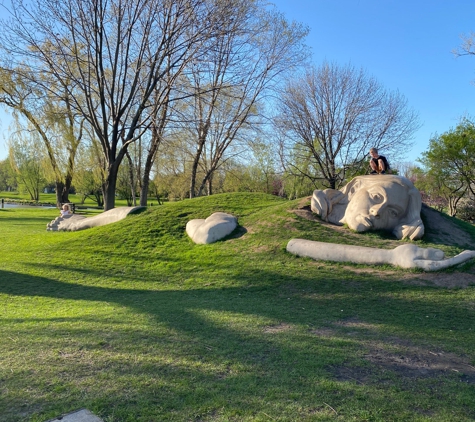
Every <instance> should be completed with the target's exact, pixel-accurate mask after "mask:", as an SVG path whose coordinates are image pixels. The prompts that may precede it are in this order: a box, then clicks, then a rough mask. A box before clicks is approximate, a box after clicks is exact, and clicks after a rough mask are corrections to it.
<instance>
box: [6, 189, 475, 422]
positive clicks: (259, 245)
mask: <svg viewBox="0 0 475 422" xmlns="http://www.w3.org/2000/svg"><path fill="white" fill-rule="evenodd" d="M298 202H299V201H290V202H289V201H285V200H282V199H279V198H276V197H272V196H267V195H260V194H232V195H215V196H211V197H207V198H197V199H193V200H186V201H183V202H177V203H169V204H165V205H163V206H160V207H158V206H156V207H151V208H149V209H147V210H146V211H144V212H142V213H140V214H137V215H131V216H129V217H127V218H126V219H125V220H123V221H121V222H118V223H115V224H112V225H109V226H103V227H98V228H94V229H90V230H86V231H82V232H74V233H67V232H64V233H63V232H47V231H46V230H45V228H46V223H48V222H49V221H50V220H52V219H53V218H54V217H56V215H57V210H55V209H53V210H51V209H50V210H45V209H4V210H0V232H1V233H2V241H1V242H0V318H1V325H0V330H1V331H0V420H1V421H3V422H13V421H15V422H16V421H33V422H43V421H45V420H48V419H50V418H54V417H56V416H58V415H60V414H62V413H67V412H71V411H73V410H76V409H80V408H88V409H89V410H91V411H93V412H94V413H96V414H97V415H99V416H100V417H102V418H103V419H104V421H106V422H113V421H114V422H118V421H134V422H135V421H141V422H142V421H143V422H145V421H147V422H150V421H451V422H452V421H470V420H474V419H475V391H474V387H475V336H474V330H475V286H474V285H469V287H467V288H463V289H462V288H451V289H449V288H444V287H437V285H435V284H432V283H431V282H430V280H429V281H428V280H426V278H424V277H425V275H424V274H423V273H422V272H420V271H407V270H401V269H397V268H392V267H372V266H365V265H357V266H351V265H348V264H335V263H328V262H316V261H312V260H309V259H304V258H299V257H296V256H293V255H290V254H288V253H287V252H286V251H285V246H286V244H287V242H288V240H290V238H293V237H301V238H306V239H313V240H322V241H328V242H335V243H348V244H359V245H365V246H376V247H381V248H390V247H391V248H392V247H394V245H395V244H396V242H395V240H394V239H391V238H389V237H388V236H384V235H382V234H378V233H376V234H374V233H372V234H367V235H356V234H354V233H351V232H349V231H345V232H343V233H339V232H336V231H335V230H333V229H331V228H328V227H326V226H324V225H321V224H319V223H318V222H312V221H308V220H305V219H302V218H300V217H297V216H296V215H295V214H294V213H292V212H291V209H292V208H295V207H296V206H297V204H298ZM215 211H224V212H229V213H232V214H234V215H235V216H237V217H238V220H239V224H240V228H239V229H238V230H237V231H236V233H234V235H233V236H230V237H229V238H228V239H226V240H224V241H220V242H217V243H214V244H211V245H196V244H194V243H193V242H192V241H191V240H190V239H189V238H188V237H187V235H186V233H185V225H186V222H187V221H189V220H190V219H192V218H205V217H207V216H209V215H210V214H211V213H212V212H215ZM464 227H465V229H466V230H467V231H470V233H471V234H472V236H473V237H474V238H475V235H474V233H473V232H472V230H473V228H472V227H471V226H469V225H465V226H464ZM419 243H420V244H421V246H424V247H428V246H434V247H439V248H443V249H444V250H446V251H447V252H450V253H452V252H453V253H457V252H459V251H460V250H461V248H458V247H457V246H453V245H449V246H443V245H433V244H430V243H427V242H419ZM473 270H474V265H473V263H472V262H470V263H467V264H465V265H463V266H462V267H461V268H458V269H451V270H450V271H445V272H442V273H440V276H441V277H458V278H460V277H462V276H463V277H471V276H472V272H473Z"/></svg>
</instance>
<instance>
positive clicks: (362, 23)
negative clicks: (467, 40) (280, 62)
mask: <svg viewBox="0 0 475 422" xmlns="http://www.w3.org/2000/svg"><path fill="white" fill-rule="evenodd" d="M272 2H273V3H274V4H275V5H276V6H277V8H278V9H279V10H280V11H281V12H283V13H284V14H285V15H286V17H287V19H288V20H294V21H297V22H301V23H303V24H305V25H307V26H308V27H309V29H310V34H309V36H308V39H307V44H308V45H309V46H310V47H311V48H312V53H313V62H314V63H315V64H316V65H319V64H320V63H321V62H322V61H324V60H327V61H331V62H336V63H338V64H347V63H351V64H353V65H354V66H355V67H357V68H360V67H361V68H363V69H365V70H366V71H367V72H368V73H369V74H371V75H373V76H374V77H376V79H377V80H378V81H379V82H380V83H381V84H382V85H383V86H384V87H385V88H387V89H389V90H397V91H399V92H400V93H401V94H402V95H404V96H405V97H406V98H407V100H408V104H409V106H410V107H411V108H413V109H414V110H415V111H416V112H417V113H418V114H419V117H420V122H421V124H422V127H421V128H420V129H419V131H418V132H417V133H416V134H415V136H414V139H413V140H412V141H411V142H412V143H413V147H412V149H411V150H410V151H408V152H407V154H406V160H407V161H410V162H414V161H415V160H416V159H417V158H418V157H419V156H420V154H421V153H422V152H424V151H426V150H427V148H428V145H429V139H430V138H431V136H432V135H434V134H442V133H444V132H446V131H447V130H450V129H451V128H453V127H455V126H456V125H457V123H458V121H459V120H460V117H462V116H464V115H470V116H473V117H475V85H474V84H473V83H474V81H475V56H465V57H458V58H456V57H455V56H454V55H453V54H452V51H453V50H454V49H456V48H458V47H459V46H460V45H461V42H462V41H461V38H460V36H461V35H462V34H469V33H470V32H472V31H473V32H475V1H473V0H397V1H396V0H272Z"/></svg>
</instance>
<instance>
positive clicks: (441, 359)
mask: <svg viewBox="0 0 475 422" xmlns="http://www.w3.org/2000/svg"><path fill="white" fill-rule="evenodd" d="M348 328H350V329H352V328H355V329H361V328H365V329H367V330H368V333H369V334H370V335H371V336H372V337H373V336H374V337H378V334H377V331H378V327H377V326H374V325H372V324H369V325H368V324H363V325H362V324H361V323H358V322H357V321H355V320H354V319H352V320H350V321H346V322H342V323H340V324H339V326H338V327H334V328H331V327H327V328H321V329H317V330H313V331H312V333H313V334H315V335H316V336H319V337H333V338H335V337H348V336H352V335H357V333H355V332H353V331H351V330H350V331H348ZM362 343H363V345H364V347H365V349H366V352H365V353H364V355H363V356H362V357H363V360H364V361H365V362H366V364H364V365H362V366H353V365H351V364H348V365H340V366H332V367H331V368H329V370H330V372H331V373H332V374H333V376H334V378H335V379H336V380H338V381H355V382H356V383H358V384H368V383H371V382H379V381H380V379H381V378H382V377H383V378H387V377H389V378H391V376H394V375H396V376H398V377H401V378H405V379H420V378H436V377H448V376H450V377H456V379H458V380H459V381H460V382H464V383H467V384H471V385H475V366H473V365H472V364H471V361H470V359H469V358H468V357H467V356H461V355H457V354H455V353H448V352H445V351H443V350H437V349H434V348H430V347H423V346H418V345H415V344H413V343H412V342H411V341H410V340H405V339H400V338H398V337H387V338H381V339H379V338H378V339H375V338H373V339H369V340H362Z"/></svg>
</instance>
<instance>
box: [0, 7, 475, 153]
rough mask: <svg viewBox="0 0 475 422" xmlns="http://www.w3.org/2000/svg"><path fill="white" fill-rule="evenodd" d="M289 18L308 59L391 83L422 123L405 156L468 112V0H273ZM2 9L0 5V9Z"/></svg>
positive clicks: (4, 129) (0, 120) (4, 121)
mask: <svg viewBox="0 0 475 422" xmlns="http://www.w3.org/2000/svg"><path fill="white" fill-rule="evenodd" d="M272 2H273V3H274V4H275V5H276V7H277V8H278V10H280V11H281V12H282V13H284V14H285V15H286V17H287V18H288V19H289V20H294V21H298V22H301V23H303V24H305V25H307V26H308V27H309V29H310V34H309V36H308V38H307V42H306V43H307V45H308V46H309V47H310V48H311V49H312V53H313V62H314V63H315V64H316V65H319V64H320V63H322V62H323V61H324V60H327V61H331V62H336V63H338V64H342V65H344V64H348V63H351V64H353V65H354V66H356V67H358V68H359V67H362V68H364V69H365V70H366V71H367V72H368V73H369V74H371V75H373V76H375V77H376V78H377V79H378V81H379V82H380V83H381V84H382V85H383V86H384V87H386V88H387V89H390V90H398V91H399V92H400V93H401V94H403V95H404V96H405V97H406V98H407V99H408V103H409V106H410V107H412V108H413V109H414V110H415V111H416V112H418V113H419V116H420V121H421V124H422V127H421V129H419V131H418V132H417V133H416V134H415V137H414V139H413V141H412V142H413V147H412V149H411V150H410V151H408V152H407V156H406V160H407V161H415V160H416V159H417V158H418V157H419V156H420V154H421V153H422V152H423V151H425V150H426V149H427V147H428V144H429V139H430V137H431V136H432V135H434V134H436V133H438V134H441V133H443V132H445V131H447V130H449V129H451V128H453V127H454V126H455V125H456V124H457V122H458V121H459V119H460V117H462V116H464V115H469V116H473V117H475V85H474V84H473V83H474V81H475V56H467V57H458V58H456V57H455V56H454V55H453V54H452V50H454V49H456V48H457V47H459V46H460V44H461V38H460V36H461V35H462V34H468V33H470V32H471V31H475V1H474V0H397V1H396V0H272ZM0 15H1V12H0ZM8 126H9V119H8V117H7V115H6V114H5V113H3V112H2V111H0V133H1V134H2V135H1V136H0V159H3V158H5V157H6V156H7V149H6V146H5V140H6V139H7V138H8Z"/></svg>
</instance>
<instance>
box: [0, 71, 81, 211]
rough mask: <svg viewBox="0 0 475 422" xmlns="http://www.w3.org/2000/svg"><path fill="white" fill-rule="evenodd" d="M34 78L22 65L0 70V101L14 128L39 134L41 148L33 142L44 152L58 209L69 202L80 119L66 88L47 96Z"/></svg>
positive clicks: (79, 138) (40, 84)
mask: <svg viewBox="0 0 475 422" xmlns="http://www.w3.org/2000/svg"><path fill="white" fill-rule="evenodd" d="M24 75H28V76H27V77H24ZM35 80H36V81H41V77H38V74H36V73H35V75H32V74H31V69H29V67H28V66H26V65H22V66H21V68H16V69H14V70H12V71H5V70H3V71H2V70H0V103H1V104H3V105H5V106H6V107H9V108H10V109H11V110H12V111H13V116H14V118H15V124H16V127H17V129H18V130H25V131H30V130H32V129H33V130H35V131H36V132H37V134H38V136H39V137H40V139H41V141H42V144H43V145H42V146H43V148H41V143H40V144H37V145H38V146H39V147H40V148H41V149H44V150H45V151H46V156H47V161H48V162H49V168H50V173H52V178H53V179H54V182H55V191H56V205H57V206H58V208H59V207H61V205H62V204H63V203H65V202H69V190H70V188H71V184H72V180H73V175H74V166H75V161H76V153H77V151H78V147H79V144H80V142H81V138H82V132H83V131H82V128H83V123H84V119H82V118H80V117H79V116H77V115H76V114H75V113H74V111H73V110H72V108H71V101H70V100H71V99H70V98H69V97H68V89H64V90H63V97H62V98H60V97H59V96H54V97H51V96H49V95H48V92H47V91H45V90H44V89H43V84H42V83H38V82H36V81H35ZM58 93H59V91H58ZM22 118H23V119H22ZM24 120H26V124H24V123H23V122H24ZM22 123H23V124H22ZM22 128H23V129H22ZM35 152H36V153H37V151H33V153H35Z"/></svg>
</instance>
